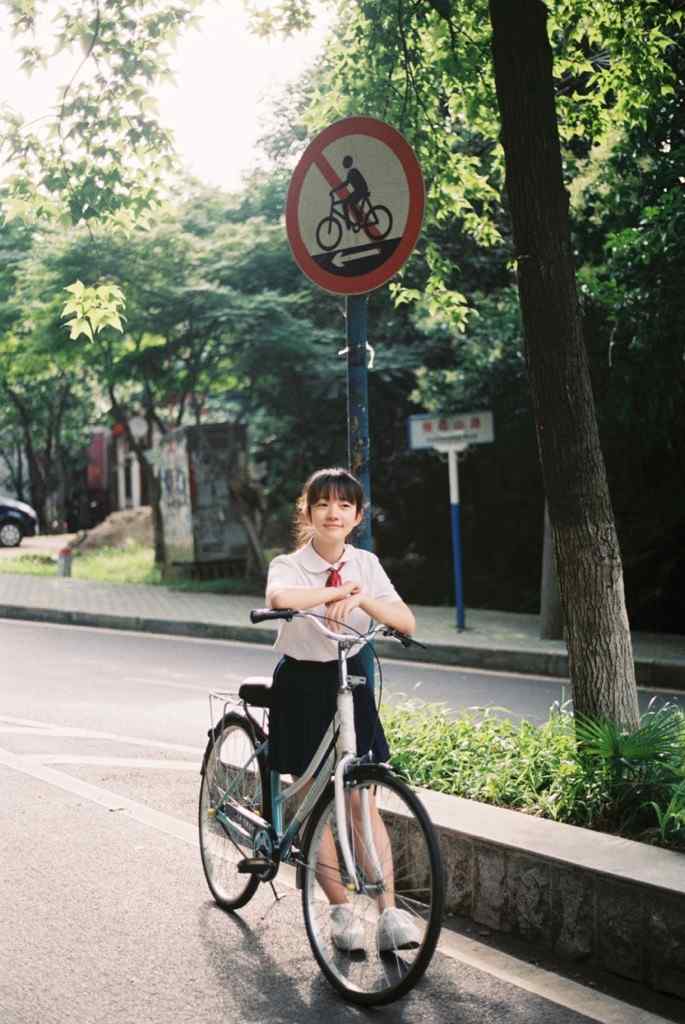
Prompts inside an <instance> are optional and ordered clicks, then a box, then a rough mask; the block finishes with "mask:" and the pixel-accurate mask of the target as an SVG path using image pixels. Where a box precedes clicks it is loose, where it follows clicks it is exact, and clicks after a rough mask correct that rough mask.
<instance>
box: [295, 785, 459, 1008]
mask: <svg viewBox="0 0 685 1024" xmlns="http://www.w3.org/2000/svg"><path fill="white" fill-rule="evenodd" d="M345 808H346V814H345V817H346V822H347V824H346V827H347V832H348V842H349V845H350V848H351V850H352V854H353V859H354V863H355V871H356V874H357V879H358V883H359V885H358V889H357V891H354V890H353V887H352V884H351V880H350V878H349V877H348V875H347V872H346V869H345V862H344V859H343V854H342V850H341V846H340V837H339V834H338V825H337V821H336V813H335V798H334V794H333V787H332V786H330V787H329V789H328V790H327V791H326V792H325V794H324V795H323V797H322V798H321V800H320V801H319V803H318V804H317V806H316V808H315V809H314V811H313V813H312V817H311V819H310V824H309V827H308V831H307V836H306V839H305V843H304V850H305V854H304V867H303V887H302V901H303V909H304V920H305V925H306V928H307V935H308V937H309V942H310V944H311V947H312V951H313V953H314V956H315V957H316V960H317V961H318V964H319V966H320V968H321V970H322V971H323V973H324V975H325V976H326V978H327V979H328V980H329V981H330V982H331V984H332V985H333V986H334V987H335V988H336V989H337V990H338V991H339V992H341V993H342V995H343V996H345V998H346V999H349V1000H350V1001H351V1002H355V1003H361V1004H363V1005H366V1006H373V1005H381V1004H383V1003H390V1002H393V1001H394V1000H395V999H399V998H400V996H403V995H405V994H406V993H407V992H408V991H409V990H410V989H411V988H413V987H414V985H415V984H416V983H417V981H418V980H419V978H420V977H421V976H422V974H423V973H424V971H425V970H426V968H427V966H428V964H429V963H430V960H431V957H432V955H433V953H434V951H435V946H436V944H437V941H438V936H439V934H440V928H441V925H442V914H443V900H444V883H443V869H442V861H441V857H440V850H439V846H438V843H437V840H436V837H435V832H434V831H433V826H432V825H431V822H430V819H429V817H428V815H427V813H426V811H425V809H424V807H423V804H422V803H421V802H420V800H419V799H418V797H417V796H416V794H415V793H414V792H413V791H412V790H411V789H410V788H409V787H408V786H407V785H406V784H405V783H404V782H402V780H401V779H398V778H397V777H396V776H395V775H393V773H392V772H391V771H390V770H389V769H387V768H384V767H378V766H367V767H360V768H357V769H356V770H354V771H353V772H352V773H351V775H350V776H349V778H348V780H346V788H345ZM345 890H347V903H346V905H345V909H344V910H343V911H342V913H343V920H344V934H342V935H341V934H340V920H341V919H340V918H339V917H337V915H338V913H339V912H338V911H337V910H336V913H335V915H333V916H332V915H331V903H330V898H331V897H332V898H333V899H334V900H335V901H336V902H337V901H338V900H339V899H340V898H341V894H344V892H345ZM343 898H344V897H343ZM334 917H337V922H335V923H334ZM341 946H347V947H348V948H347V949H345V948H341ZM351 947H354V948H351Z"/></svg>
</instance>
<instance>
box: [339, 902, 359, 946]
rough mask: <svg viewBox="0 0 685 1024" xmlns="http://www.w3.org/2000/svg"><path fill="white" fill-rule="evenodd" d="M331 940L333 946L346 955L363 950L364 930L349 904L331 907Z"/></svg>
mask: <svg viewBox="0 0 685 1024" xmlns="http://www.w3.org/2000/svg"><path fill="white" fill-rule="evenodd" d="M331 939H332V940H333V945H334V946H337V947H338V949H342V950H344V951H345V952H346V953H358V952H361V951H362V950H363V949H364V948H365V947H364V929H363V928H362V926H361V922H360V921H359V920H358V918H357V917H356V916H355V913H354V910H353V909H352V907H351V906H350V905H349V903H337V904H335V905H334V906H332V907H331Z"/></svg>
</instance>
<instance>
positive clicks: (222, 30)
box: [0, 0, 326, 191]
mask: <svg viewBox="0 0 685 1024" xmlns="http://www.w3.org/2000/svg"><path fill="white" fill-rule="evenodd" d="M201 14H203V17H202V23H201V25H200V27H199V29H197V30H194V31H190V32H188V33H186V34H185V35H184V36H183V37H182V39H181V40H180V42H179V44H178V48H177V50H176V55H175V58H174V60H173V68H174V71H175V74H176V82H177V84H176V86H175V87H174V86H164V87H163V88H162V89H160V90H159V91H158V94H157V95H158V98H159V100H160V111H161V118H162V121H163V122H164V124H165V125H166V126H168V127H170V128H172V129H173V131H174V133H175V135H176V145H177V149H178V151H179V154H180V156H181V159H182V160H183V162H184V164H185V165H186V167H187V168H188V169H189V170H190V171H191V173H193V174H194V175H196V176H197V177H198V178H200V179H202V180H203V181H205V182H207V183H208V184H211V185H218V186H220V187H222V188H225V189H227V190H229V191H230V190H233V189H237V188H238V187H239V185H240V178H241V173H242V172H243V171H246V170H248V169H249V168H250V167H251V166H253V165H254V164H255V163H256V162H257V160H258V159H259V154H258V152H257V150H256V142H257V139H258V137H259V135H260V134H262V132H261V122H262V120H263V119H265V118H266V116H267V113H268V109H269V108H268V97H269V96H270V95H275V94H277V92H278V90H279V88H280V87H282V86H283V85H284V84H285V83H286V82H287V81H290V80H293V79H295V78H297V77H298V76H299V75H300V74H301V73H302V71H303V70H304V69H305V67H306V66H307V65H308V64H310V63H311V62H312V61H313V60H314V58H315V57H316V54H317V51H318V49H319V47H320V46H321V42H322V39H323V36H324V33H325V27H326V26H325V22H324V21H323V19H321V20H320V21H319V22H318V23H317V25H316V26H315V28H314V29H312V30H311V31H310V32H308V33H306V34H304V33H302V34H299V35H297V36H295V37H294V38H292V39H289V40H280V39H274V40H265V39H260V38H257V37H256V36H253V35H251V34H250V33H249V32H248V29H247V16H246V14H245V11H244V9H243V5H242V3H241V2H240V0H207V3H206V4H205V7H204V9H201ZM16 45H17V43H16V40H13V38H12V35H11V32H10V30H9V17H8V15H7V13H6V9H5V8H4V7H2V8H0V103H3V104H4V103H9V104H10V105H11V106H12V107H13V108H14V109H16V110H18V111H20V112H21V113H22V114H23V115H24V116H25V117H26V118H27V119H32V118H37V117H40V116H42V115H44V114H47V113H49V112H50V108H51V107H52V106H53V105H54V103H55V98H56V95H57V89H58V87H59V86H60V85H63V84H64V83H65V82H67V81H68V80H69V78H70V77H71V74H72V73H73V71H74V69H75V68H76V67H77V65H78V61H79V59H80V58H79V57H78V56H74V57H66V56H64V55H59V56H58V57H57V58H55V60H54V61H53V62H51V63H50V65H49V68H48V70H47V71H45V72H36V73H35V74H34V75H33V76H32V77H31V78H28V77H27V76H26V75H25V74H24V73H23V72H22V71H20V69H19V61H18V57H17V54H16V52H15V48H16ZM1 175H2V168H1V167H0V176H1Z"/></svg>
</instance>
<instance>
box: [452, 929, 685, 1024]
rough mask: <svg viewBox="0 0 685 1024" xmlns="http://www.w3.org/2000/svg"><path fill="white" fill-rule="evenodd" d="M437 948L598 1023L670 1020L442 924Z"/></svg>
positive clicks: (657, 1023) (659, 1023)
mask: <svg viewBox="0 0 685 1024" xmlns="http://www.w3.org/2000/svg"><path fill="white" fill-rule="evenodd" d="M439 948H440V952H441V953H445V954H446V955H447V956H450V957H453V958H454V959H455V960H459V961H461V963H465V964H469V966H471V967H477V968H478V970H481V971H485V972H486V973H487V974H492V975H494V977H496V978H500V979H501V980H502V981H505V982H508V983H509V984H511V985H516V986H517V988H522V989H525V990H526V992H531V993H533V994H534V995H538V996H542V997H543V998H545V999H549V1000H550V1001H551V1002H553V1003H557V1005H558V1006H565V1007H566V1008H567V1009H569V1010H573V1011H575V1012H576V1013H581V1014H584V1016H586V1017H589V1018H590V1020H595V1021H598V1022H600V1024H672V1022H671V1021H668V1020H667V1019H666V1018H665V1017H661V1016H659V1015H658V1014H655V1013H650V1012H649V1011H648V1010H644V1009H641V1008H639V1007H637V1006H631V1005H630V1004H629V1003H623V1002H621V1000H620V999H615V998H614V997H613V996H609V995H605V994H604V993H603V992H597V991H595V989H592V988H589V987H587V986H585V985H582V984H580V983H579V982H577V981H571V979H569V978H563V977H561V976H560V975H558V974H554V973H553V972H552V971H546V970H544V969H543V968H541V967H536V966H535V965H534V964H529V963H528V962H527V961H525V960H518V959H517V958H516V957H513V956H510V955H509V954H508V953H502V952H500V950H497V949H492V948H491V947H490V946H486V945H484V944H483V943H481V942H476V941H475V940H474V939H469V938H467V937H466V936H465V935H459V934H457V933H455V932H451V931H449V930H448V929H445V928H443V930H442V934H441V936H440V946H439Z"/></svg>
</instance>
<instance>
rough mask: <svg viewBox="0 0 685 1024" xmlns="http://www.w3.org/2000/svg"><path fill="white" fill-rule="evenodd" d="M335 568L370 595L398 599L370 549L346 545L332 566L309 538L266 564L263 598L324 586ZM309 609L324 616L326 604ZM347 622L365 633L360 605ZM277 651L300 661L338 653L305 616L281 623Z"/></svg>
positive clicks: (326, 658) (368, 621)
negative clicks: (302, 544) (264, 594)
mask: <svg viewBox="0 0 685 1024" xmlns="http://www.w3.org/2000/svg"><path fill="white" fill-rule="evenodd" d="M333 568H337V569H338V570H339V571H340V576H341V579H342V581H343V583H358V584H359V586H360V587H361V589H362V591H363V592H364V593H365V594H367V595H368V596H369V597H372V598H374V599H376V600H379V601H401V600H402V598H401V597H400V595H399V594H398V593H397V591H396V590H395V588H394V587H393V585H392V583H391V582H390V579H389V577H388V575H387V573H386V572H385V569H384V568H383V566H382V565H381V563H380V562H379V561H378V558H377V556H376V555H374V554H373V552H371V551H364V550H362V549H361V548H355V547H352V545H351V544H346V545H345V549H344V551H343V554H342V557H341V558H340V560H339V561H338V562H336V563H335V565H331V563H330V562H327V561H326V559H325V558H322V557H321V555H318V554H317V553H316V551H315V550H314V548H313V546H312V543H311V541H310V542H309V543H308V544H305V545H304V547H302V548H298V550H297V551H293V552H292V553H291V554H289V555H278V556H277V557H276V558H274V559H273V561H272V562H271V564H270V565H269V575H268V578H267V582H266V601H267V604H269V605H270V603H271V597H272V595H273V594H274V593H276V592H277V591H279V590H286V589H287V588H289V587H325V586H326V580H327V579H328V574H329V572H330V570H331V569H333ZM308 611H311V612H314V613H315V614H317V615H325V614H326V607H325V605H317V606H316V607H314V608H309V609H308ZM346 621H347V622H349V624H350V626H352V627H353V628H354V629H356V630H358V631H359V632H360V633H365V632H366V630H367V629H368V628H369V625H370V624H371V619H370V617H369V616H368V615H367V614H366V612H364V611H362V609H361V608H355V609H353V611H352V612H351V613H350V615H349V616H348V617H347V620H346ZM274 646H275V647H276V650H277V651H281V653H282V654H288V655H289V656H290V657H291V658H297V659H298V660H299V661H332V660H333V659H334V658H337V656H338V649H337V645H336V644H335V642H334V641H333V640H329V639H328V637H326V636H324V635H323V634H322V633H320V632H319V630H318V629H317V628H316V626H315V624H314V623H313V622H311V621H308V620H307V619H293V620H292V622H281V623H280V625H279V630H278V636H277V638H276V643H275V645H274Z"/></svg>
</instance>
